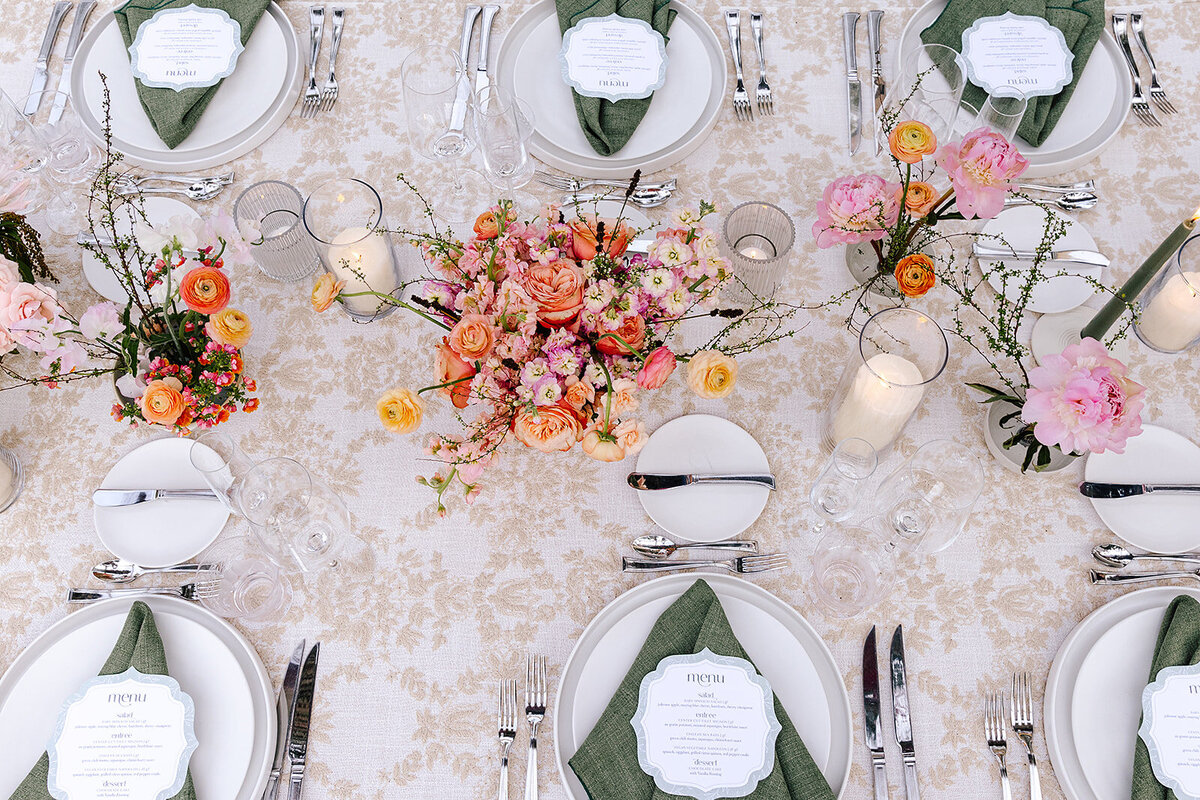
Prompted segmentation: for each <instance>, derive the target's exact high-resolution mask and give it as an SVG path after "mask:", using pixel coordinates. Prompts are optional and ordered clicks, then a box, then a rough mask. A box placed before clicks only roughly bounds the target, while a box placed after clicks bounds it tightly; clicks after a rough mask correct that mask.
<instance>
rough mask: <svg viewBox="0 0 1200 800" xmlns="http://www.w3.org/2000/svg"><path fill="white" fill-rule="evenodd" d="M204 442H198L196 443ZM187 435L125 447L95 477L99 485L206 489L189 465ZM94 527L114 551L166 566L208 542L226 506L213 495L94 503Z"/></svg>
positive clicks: (147, 563)
mask: <svg viewBox="0 0 1200 800" xmlns="http://www.w3.org/2000/svg"><path fill="white" fill-rule="evenodd" d="M197 446H198V447H204V445H197ZM191 448H192V440H191V439H179V438H176V437H171V438H166V439H155V440H154V441H151V442H147V443H146V444H144V445H142V446H141V447H139V448H137V449H136V450H133V451H132V452H129V453H126V454H125V456H123V457H122V458H121V460H120V461H118V462H117V463H116V464H113V467H112V469H110V470H109V471H108V474H107V475H106V476H104V480H103V481H101V483H100V488H102V489H207V488H208V484H206V483H205V482H204V476H203V475H201V474H200V472H199V471H198V470H197V469H196V468H195V467H193V466H192V462H191V459H190V457H189V453H190V451H191ZM93 516H94V518H95V521H96V532H97V533H98V534H99V535H100V543H101V544H103V545H104V546H105V547H106V548H108V550H109V551H110V552H111V553H112V554H113V555H115V556H118V557H120V558H124V559H126V560H128V561H132V562H133V563H135V564H139V565H141V566H143V567H166V566H170V565H172V564H179V563H182V562H184V561H187V560H188V559H190V558H192V557H193V556H195V555H196V554H197V553H199V552H201V551H202V550H204V548H206V547H208V546H209V545H210V544H212V543H213V540H215V539H216V538H217V535H218V534H220V532H221V529H222V528H223V527H225V522H226V520H228V519H229V511H228V509H226V508H225V506H224V505H223V504H222V503H221V502H220V501H219V500H216V499H215V498H214V499H212V500H207V499H204V498H195V497H170V498H164V499H162V500H151V501H149V502H146V503H138V504H137V505H133V506H121V507H117V508H104V507H101V506H95V507H94V509H93Z"/></svg>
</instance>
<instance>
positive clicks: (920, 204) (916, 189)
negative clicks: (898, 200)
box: [904, 181, 938, 217]
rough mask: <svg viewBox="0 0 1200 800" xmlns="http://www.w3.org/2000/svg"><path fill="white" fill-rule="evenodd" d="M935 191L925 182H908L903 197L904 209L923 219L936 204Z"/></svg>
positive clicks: (936, 195)
mask: <svg viewBox="0 0 1200 800" xmlns="http://www.w3.org/2000/svg"><path fill="white" fill-rule="evenodd" d="M937 199H938V193H937V189H935V188H933V186H932V185H931V184H928V183H926V182H925V181H910V182H909V184H908V192H907V193H905V195H904V208H905V210H907V211H908V213H910V214H912V215H913V216H916V217H923V216H925V215H926V214H928V213H929V212H930V211H932V210H933V206H934V203H936V202H937Z"/></svg>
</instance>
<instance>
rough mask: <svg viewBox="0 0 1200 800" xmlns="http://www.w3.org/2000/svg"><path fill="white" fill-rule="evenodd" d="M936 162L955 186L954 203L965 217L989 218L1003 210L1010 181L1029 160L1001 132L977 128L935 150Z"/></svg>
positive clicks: (1019, 173)
mask: <svg viewBox="0 0 1200 800" xmlns="http://www.w3.org/2000/svg"><path fill="white" fill-rule="evenodd" d="M938 165H939V166H941V168H942V169H944V170H946V174H947V175H948V176H950V182H951V183H952V184H953V185H954V202H955V205H956V206H957V208H958V211H959V213H960V214H962V215H963V216H964V217H965V218H967V219H972V218H973V217H979V218H981V219H991V218H992V217H994V216H996V215H997V214H999V213H1000V212H1001V211H1002V210H1003V209H1004V196H1005V195H1006V194H1007V193H1008V189H1009V185H1010V183H1011V181H1012V180H1013V179H1015V178H1017V177H1019V176H1020V175H1021V173H1023V172H1024V171H1025V170H1026V169H1027V168H1028V167H1029V162H1028V161H1026V160H1025V157H1024V156H1022V155H1021V154H1020V153H1018V152H1017V148H1016V147H1015V146H1013V144H1012V143H1011V142H1009V141H1008V140H1007V139H1005V138H1004V137H1003V136H1001V135H1000V134H998V133H996V132H994V131H991V130H988V129H987V128H977V129H976V130H973V131H971V132H970V133H968V134H967V135H966V136H964V137H963V138H962V140H961V141H955V142H950V143H949V144H947V145H946V146H944V147H943V148H942V149H941V150H940V151H939V153H938Z"/></svg>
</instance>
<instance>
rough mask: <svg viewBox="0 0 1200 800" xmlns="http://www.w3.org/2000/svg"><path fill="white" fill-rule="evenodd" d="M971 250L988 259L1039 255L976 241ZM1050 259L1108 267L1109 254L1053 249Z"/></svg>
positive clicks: (1048, 255) (1018, 259)
mask: <svg viewBox="0 0 1200 800" xmlns="http://www.w3.org/2000/svg"><path fill="white" fill-rule="evenodd" d="M971 252H972V253H974V254H975V255H976V256H982V257H983V258H988V259H1003V258H1012V259H1016V260H1017V261H1033V260H1034V259H1035V258H1036V257H1037V253H1035V252H1034V251H1033V250H1016V249H1014V248H1010V247H988V246H987V245H983V244H979V243H975V244H974V245H972V247H971ZM1047 260H1049V261H1069V262H1073V263H1076V264H1090V265H1091V266H1094V267H1107V266H1108V264H1109V261H1108V256H1106V255H1104V254H1103V253H1097V252H1096V251H1095V250H1051V251H1050V252H1049V253H1047Z"/></svg>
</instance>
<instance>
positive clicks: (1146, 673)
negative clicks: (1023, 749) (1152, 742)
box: [1045, 586, 1200, 800]
mask: <svg viewBox="0 0 1200 800" xmlns="http://www.w3.org/2000/svg"><path fill="white" fill-rule="evenodd" d="M1181 594H1187V595H1191V596H1192V597H1195V598H1196V599H1197V600H1200V590H1197V589H1184V588H1180V587H1175V586H1158V587H1154V588H1152V589H1142V590H1141V591H1136V592H1131V593H1129V594H1126V595H1122V596H1121V597H1118V598H1117V599H1116V600H1113V601H1112V602H1111V603H1108V604H1107V605H1104V606H1101V607H1100V608H1098V609H1096V610H1095V611H1093V612H1092V613H1091V614H1090V615H1088V617H1087V618H1086V619H1084V620H1083V621H1082V622H1080V623H1079V624H1078V625H1076V626H1075V629H1074V630H1072V631H1071V633H1070V634H1069V635H1068V636H1067V639H1066V641H1064V642H1063V645H1062V647H1061V648H1059V651H1058V654H1057V655H1056V656H1055V657H1054V663H1053V664H1052V665H1051V667H1050V675H1049V677H1048V678H1047V680H1046V696H1045V720H1046V747H1047V749H1048V750H1049V753H1050V761H1051V763H1052V764H1053V765H1054V774H1055V776H1056V777H1057V778H1058V782H1059V784H1060V785H1061V786H1062V788H1063V792H1064V793H1065V794H1066V796H1067V797H1068V798H1069V800H1129V791H1130V784H1131V782H1132V780H1133V748H1134V743H1135V742H1136V741H1137V731H1138V723H1139V720H1140V719H1141V714H1142V690H1143V689H1145V688H1146V683H1147V682H1148V680H1149V678H1150V662H1151V661H1152V660H1153V658H1154V645H1155V642H1156V641H1157V638H1158V631H1159V627H1160V626H1161V625H1162V618H1163V612H1164V611H1166V608H1167V606H1168V605H1170V603H1171V601H1172V600H1174V599H1175V598H1176V597H1178V596H1179V595H1181Z"/></svg>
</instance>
